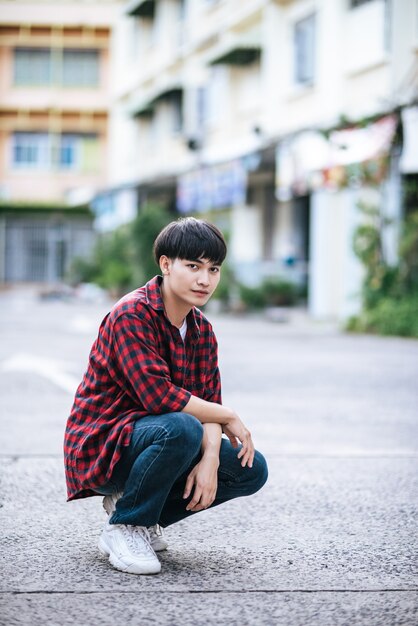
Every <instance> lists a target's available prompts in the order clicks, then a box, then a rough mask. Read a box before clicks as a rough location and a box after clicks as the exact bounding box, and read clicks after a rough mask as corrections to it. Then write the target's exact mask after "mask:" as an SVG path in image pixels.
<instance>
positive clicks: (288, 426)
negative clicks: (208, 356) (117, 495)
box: [0, 290, 418, 626]
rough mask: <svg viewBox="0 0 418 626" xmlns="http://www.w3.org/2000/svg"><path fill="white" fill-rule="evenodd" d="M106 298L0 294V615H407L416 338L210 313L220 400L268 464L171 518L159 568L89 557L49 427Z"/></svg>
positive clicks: (90, 618)
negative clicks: (243, 485) (226, 493)
mask: <svg viewBox="0 0 418 626" xmlns="http://www.w3.org/2000/svg"><path fill="white" fill-rule="evenodd" d="M107 309H108V304H106V303H103V304H91V303H80V302H41V301H40V300H39V299H37V297H36V294H35V293H34V292H33V291H31V290H14V291H10V292H3V293H1V294H0V333H1V334H0V387H1V405H0V411H1V419H0V439H1V442H2V446H1V456H0V470H1V490H0V506H1V508H0V528H1V545H2V548H1V554H2V578H1V581H0V602H1V607H0V623H1V624H4V625H7V626H12V625H14V624H16V625H17V624H25V625H26V624H28V625H31V626H37V625H42V626H43V625H44V624H48V625H57V626H58V625H59V626H65V625H67V624H68V625H70V624H71V625H73V624H76V625H77V626H84V625H86V626H95V625H96V624H97V625H99V624H100V625H104V626H105V625H107V624H109V625H112V626H113V625H114V624H124V625H125V624H126V625H130V624H132V625H136V624H138V625H143V624H144V625H147V624H157V625H160V624H161V625H172V626H177V625H179V626H180V625H186V626H187V625H191V626H196V625H202V626H203V625H206V624H222V625H231V626H234V625H240V626H244V625H250V626H252V625H255V626H258V625H268V626H270V625H276V624H278V625H283V626H328V625H329V626H342V625H347V626H348V625H350V626H351V625H353V624H361V625H365V626H371V625H373V626H374V625H376V626H386V625H388V626H389V625H390V626H393V625H397V624H407V625H410V626H416V625H417V624H418V577H417V570H418V557H417V544H418V532H417V519H418V516H417V509H418V471H417V470H418V383H417V381H418V342H417V341H410V340H405V339H396V338H378V337H368V336H358V337H357V336H347V335H342V334H340V333H338V332H337V331H336V330H335V329H334V328H332V327H331V326H324V325H315V324H312V323H308V322H307V320H305V319H304V317H303V316H300V315H299V316H298V315H295V316H294V317H293V318H292V319H291V321H290V323H288V324H278V323H272V322H269V321H267V320H265V319H262V318H230V317H229V318H228V317H215V318H213V322H214V326H215V329H216V331H217V334H218V339H219V342H220V346H221V365H222V373H223V382H224V402H225V403H226V404H230V405H232V406H234V407H235V408H236V410H237V411H238V412H239V413H240V414H241V415H242V417H243V418H244V420H245V421H247V422H248V424H249V425H250V427H251V429H252V431H253V435H254V439H255V442H256V445H257V447H258V448H259V449H260V450H262V451H263V452H264V453H265V455H266V457H267V459H268V462H269V466H270V479H269V482H268V484H267V485H266V487H265V488H264V489H263V490H262V491H261V492H260V493H258V494H257V495H255V496H253V497H251V498H248V499H242V500H236V501H234V502H230V503H228V504H226V505H224V506H223V507H219V508H217V509H214V510H212V511H207V512H204V513H201V514H198V515H196V516H195V517H194V518H192V519H189V520H187V521H184V522H181V523H179V524H178V525H176V526H173V527H171V528H170V529H169V530H168V533H167V534H168V539H169V542H170V547H169V550H168V551H167V552H166V553H163V554H162V557H161V558H162V565H163V568H162V573H161V574H160V575H159V576H155V577H139V576H132V575H129V574H123V573H120V572H117V571H115V570H113V569H112V568H111V567H110V566H109V564H108V562H107V561H106V560H105V559H104V558H103V557H101V556H100V555H99V553H98V550H97V547H96V545H97V539H98V536H99V534H100V531H101V527H102V525H103V522H104V519H105V514H104V512H103V510H102V508H101V501H100V499H99V498H89V499H87V500H84V501H78V502H73V503H66V497H65V484H64V475H63V462H62V452H61V449H62V437H63V430H64V427H65V420H66V416H67V414H68V411H69V408H70V405H71V402H72V396H73V393H74V389H75V387H76V384H77V383H78V381H79V379H80V378H81V375H82V373H83V371H84V368H85V365H86V360H87V356H88V352H89V349H90V345H91V343H92V341H93V339H94V337H95V335H96V332H97V327H98V323H99V321H100V320H101V318H102V316H103V315H104V313H105V312H106V310H107Z"/></svg>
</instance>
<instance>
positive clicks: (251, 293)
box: [238, 284, 266, 309]
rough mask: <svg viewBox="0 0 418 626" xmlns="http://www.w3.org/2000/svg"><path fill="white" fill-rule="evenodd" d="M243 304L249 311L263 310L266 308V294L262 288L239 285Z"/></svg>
mask: <svg viewBox="0 0 418 626" xmlns="http://www.w3.org/2000/svg"><path fill="white" fill-rule="evenodd" d="M238 290H239V296H240V299H241V302H242V303H243V304H244V306H245V307H246V308H247V309H262V308H263V307H265V306H266V299H265V294H264V292H263V290H262V288H261V287H248V286H247V285H242V284H240V285H238Z"/></svg>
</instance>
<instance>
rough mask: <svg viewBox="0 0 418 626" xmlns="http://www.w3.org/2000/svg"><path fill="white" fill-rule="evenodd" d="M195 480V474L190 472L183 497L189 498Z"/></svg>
mask: <svg viewBox="0 0 418 626" xmlns="http://www.w3.org/2000/svg"><path fill="white" fill-rule="evenodd" d="M193 482H194V474H193V473H190V474H189V475H188V477H187V480H186V486H185V487H184V492H183V498H184V499H185V498H188V497H189V496H190V494H191V491H192V488H193Z"/></svg>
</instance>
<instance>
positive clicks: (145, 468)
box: [64, 217, 267, 574]
mask: <svg viewBox="0 0 418 626" xmlns="http://www.w3.org/2000/svg"><path fill="white" fill-rule="evenodd" d="M154 255H155V260H156V262H157V264H158V265H159V267H160V269H161V273H162V276H156V277H155V278H153V279H152V280H150V281H149V282H148V283H147V284H146V285H145V286H144V287H141V288H139V289H137V290H135V291H133V292H132V293H129V294H128V295H126V296H125V297H124V298H122V299H121V300H120V301H119V302H118V303H117V304H116V305H115V306H114V307H113V309H112V310H111V311H110V313H109V314H108V315H107V316H106V317H105V319H104V320H103V322H102V324H101V326H100V330H99V334H98V337H97V339H96V341H95V342H94V344H93V347H92V349H91V353H90V358H89V364H88V368H87V371H86V373H85V375H84V378H83V380H82V382H81V384H80V386H79V387H78V389H77V393H76V397H75V401H74V405H73V408H72V411H71V414H70V417H69V418H68V423H67V429H66V434H65V443H64V454H65V468H66V478H67V486H68V499H69V500H73V499H76V498H83V497H88V496H93V495H104V496H105V498H104V501H103V505H104V507H105V510H106V511H107V512H108V514H109V519H108V521H107V522H106V524H105V527H104V530H103V532H102V535H101V537H100V540H99V549H100V551H101V552H102V553H103V554H104V555H106V556H107V557H109V561H110V563H111V564H112V565H113V566H114V567H115V568H117V569H119V570H122V571H124V572H129V573H132V574H155V573H158V572H159V571H160V569H161V564H160V561H159V560H158V558H157V556H156V554H155V552H156V551H159V550H163V549H165V548H166V547H167V543H166V540H165V539H164V536H163V534H162V527H166V526H169V525H170V524H174V523H175V522H178V521H179V520H181V519H184V518H185V517H188V516H190V515H193V514H194V513H196V512H198V511H202V510H203V509H207V508H209V507H212V506H216V505H218V504H222V503H223V502H226V501H228V500H231V499H232V498H237V497H239V496H245V495H250V494H252V493H255V492H256V491H258V490H259V489H260V488H261V487H262V486H263V484H264V483H265V481H266V480H267V466H266V462H265V460H264V458H263V456H262V455H261V454H260V453H259V452H257V451H255V450H254V445H253V442H252V439H251V434H250V432H249V431H248V429H247V428H246V427H245V425H244V424H243V422H242V421H241V419H240V418H239V417H238V415H237V414H236V413H235V411H233V410H232V409H231V408H228V407H225V406H223V405H222V404H221V383H220V376H219V370H218V356H217V343H216V338H215V335H214V333H213V330H212V327H211V325H210V324H209V322H208V321H207V319H206V318H205V316H204V315H203V314H202V313H201V311H200V310H199V308H198V307H201V306H202V305H204V304H206V302H207V301H208V300H209V298H210V297H211V295H212V294H213V292H214V291H215V288H216V286H217V285H218V283H219V279H220V269H221V265H222V262H223V260H224V259H225V256H226V244H225V241H224V238H223V236H222V234H221V232H220V231H219V230H218V229H217V228H216V227H215V226H214V225H212V224H209V223H207V222H205V221H203V220H196V219H194V218H191V217H190V218H186V219H180V220H178V221H176V222H172V223H171V224H169V225H168V226H166V228H164V230H163V231H162V232H161V233H160V234H159V235H158V237H157V239H156V241H155V244H154ZM222 432H223V433H225V435H226V436H227V439H225V438H222Z"/></svg>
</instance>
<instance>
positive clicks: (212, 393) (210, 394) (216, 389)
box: [203, 331, 222, 404]
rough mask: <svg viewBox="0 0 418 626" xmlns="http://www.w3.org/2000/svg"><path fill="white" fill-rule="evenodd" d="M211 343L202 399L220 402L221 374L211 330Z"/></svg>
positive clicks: (216, 344)
mask: <svg viewBox="0 0 418 626" xmlns="http://www.w3.org/2000/svg"><path fill="white" fill-rule="evenodd" d="M211 344H212V347H211V356H210V362H209V366H208V374H207V376H206V385H205V394H204V397H203V399H204V400H206V401H207V402H216V403H218V404H222V393H221V375H220V372H219V367H218V343H217V341H216V338H215V335H214V333H213V331H212V332H211Z"/></svg>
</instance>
